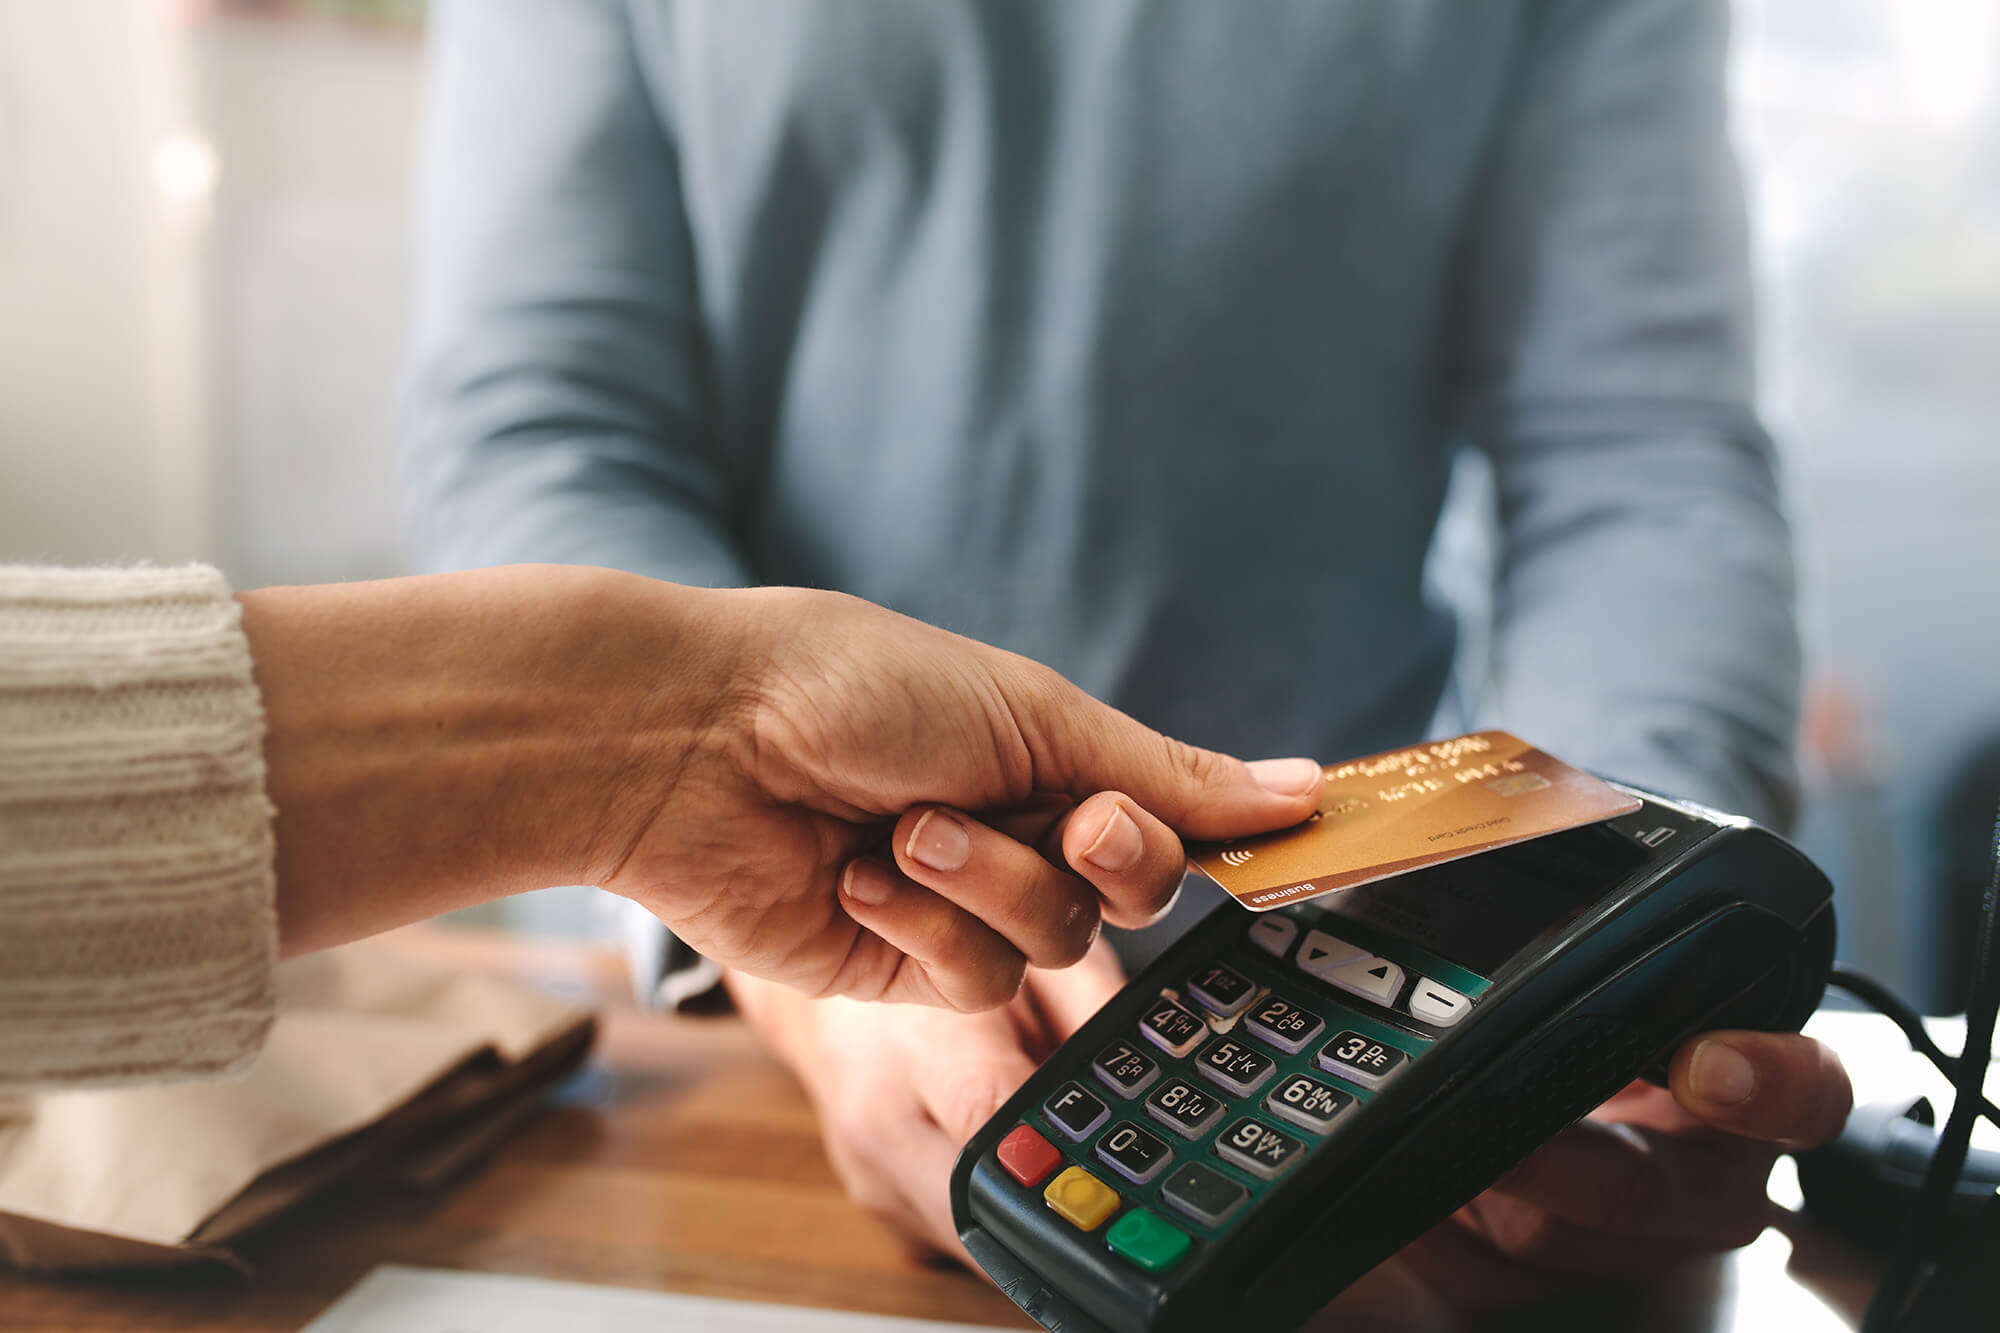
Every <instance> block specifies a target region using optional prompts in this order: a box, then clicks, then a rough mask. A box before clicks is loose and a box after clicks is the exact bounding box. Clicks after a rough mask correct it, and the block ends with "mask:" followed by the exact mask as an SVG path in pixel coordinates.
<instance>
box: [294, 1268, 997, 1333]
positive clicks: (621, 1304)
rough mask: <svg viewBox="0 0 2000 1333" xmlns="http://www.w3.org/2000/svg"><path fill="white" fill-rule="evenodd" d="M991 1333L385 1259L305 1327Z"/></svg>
mask: <svg viewBox="0 0 2000 1333" xmlns="http://www.w3.org/2000/svg"><path fill="white" fill-rule="evenodd" d="M551 1328H587V1329H590V1330H591V1331H592V1333H994V1330H993V1329H992V1328H991V1326H990V1325H980V1326H974V1325H972V1324H940V1323H938V1322H936V1321H935V1320H930V1319H896V1318H892V1317H890V1316H887V1315H877V1314H856V1313H851V1312H846V1311H840V1310H815V1309H811V1308H808V1307H806V1306H800V1305H762V1304H758V1303H756V1302H752V1301H721V1300H711V1299H708V1298H706V1297H701V1296H681V1295H676V1294H675V1293H673V1292H666V1291H633V1290H630V1289H628V1288H625V1287H598V1286H592V1285H590V1284H588V1283H583V1282H551V1281H548V1280H547V1279H545V1278H535V1277H513V1276H510V1275H507V1274H501V1273H456V1272H448V1271H445V1270H441V1269H435V1268H405V1267H402V1266H400V1265H396V1264H385V1265H383V1266H382V1267H380V1268H377V1269H375V1270H374V1271H373V1272H371V1273H369V1274H368V1276H367V1277H365V1278H363V1279H361V1281H360V1282H358V1283H356V1284H355V1286H354V1288H353V1290H351V1291H349V1292H348V1293H347V1294H346V1295H345V1296H343V1297H341V1298H340V1299H339V1300H338V1301H336V1302H335V1303H334V1304H333V1306H332V1307H331V1308H329V1309H328V1310H327V1311H326V1312H325V1313H324V1314H322V1315H320V1317H319V1318H317V1319H315V1320H313V1321H312V1323H310V1324H308V1325H306V1327H305V1329H304V1330H303V1333H544V1330H547V1329H551Z"/></svg>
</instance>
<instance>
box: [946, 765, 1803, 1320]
mask: <svg viewBox="0 0 2000 1333" xmlns="http://www.w3.org/2000/svg"><path fill="white" fill-rule="evenodd" d="M1625 790H1627V791H1631V789H1629V788H1627V789H1625ZM1631 794H1633V795H1636V796H1639V797H1640V798H1642V800H1643V802H1644V803H1643V805H1642V806H1641V808H1640V809H1639V810H1638V811H1637V812H1636V813H1633V814H1630V815H1625V816H1621V817H1619V818H1617V819H1613V820H1610V821H1607V822H1604V823H1599V824H1591V825H1586V826H1584V827H1581V828H1574V829H1570V830H1568V831H1565V832H1562V833H1555V834H1551V835H1549V836H1547V837H1543V838H1538V839H1535V840H1533V841H1530V842H1524V843H1519V844H1516V845H1514V846H1510V847H1504V848H1501V849H1499V850H1497V851H1492V852H1487V853H1484V854H1482V855H1478V856H1474V857H1469V858H1466V859H1463V860H1458V861H1451V862H1446V863H1443V864H1439V865H1432V866H1428V867H1425V868H1424V869H1421V870H1417V871H1413V872H1411V873H1409V874H1406V875H1403V876H1400V877H1397V878H1393V879H1387V880H1380V881H1377V882H1375V883H1372V884H1365V885H1362V886H1360V887H1357V888H1352V889H1347V890H1344V891H1342V892H1339V893H1335V894H1331V895H1328V896H1325V897H1321V898H1318V899H1315V900H1312V901H1309V902H1304V903H1299V904H1296V905H1293V906H1289V907H1285V908H1281V909H1279V910H1277V911H1273V912H1267V913H1263V914H1252V913H1249V912H1246V911H1245V910H1244V909H1243V908H1241V907H1239V906H1237V905H1235V904H1234V903H1225V904H1223V905H1222V906H1220V907H1218V908H1217V909H1216V910H1215V911H1214V912H1213V913H1211V914H1210V915H1209V916H1208V917H1206V918H1205V919H1204V920H1203V921H1202V922H1201V923H1200V924H1199V925H1197V926H1196V927H1195V928H1194V929H1193V930H1191V931H1189V932H1188V934H1187V935H1186V936H1184V937H1183V938H1182V939H1181V940H1180V941H1179V942H1178V943H1176V944H1175V945H1174V946H1173V947H1172V948H1170V949H1169V950H1168V951H1167V952H1166V953H1165V954H1164V955H1162V956H1161V957H1160V958H1159V959H1158V960H1157V961H1156V962H1155V963H1154V964H1153V965H1152V966H1151V967H1149V968H1147V969H1146V970H1145V972H1144V973H1143V974H1142V975H1140V976H1139V977H1137V978H1135V979H1134V980H1133V981H1132V982H1131V983H1129V984H1128V985H1127V986H1126V987H1125V988H1124V990H1122V991H1121V992H1119V994H1118V995H1116V996H1114V997H1113V998H1112V1000H1111V1001H1110V1002H1109V1003H1108V1004H1106V1005H1105V1006H1104V1008H1103V1009H1102V1010H1100V1011H1099V1012H1098V1013H1097V1014H1096V1015H1095V1016H1094V1017H1093V1018H1092V1019H1091V1020H1090V1021H1089V1022H1087V1023H1086V1024H1085V1025H1084V1026H1083V1027H1082V1028H1081V1029H1080V1030H1079V1031H1078V1032H1077V1033H1076V1034H1075V1035H1074V1036H1073V1037H1071V1038H1070V1040H1069V1041H1067V1042H1065V1043H1064V1044H1063V1046H1062V1047H1061V1049H1059V1050H1058V1051H1057V1052H1056V1053H1055V1054H1054V1055H1053V1056H1052V1057H1051V1058H1050V1059H1049V1060H1048V1061H1047V1062H1046V1063H1044V1064H1043V1065H1042V1067H1041V1068H1040V1069H1039V1070H1038V1071H1037V1072H1036V1073H1035V1074H1034V1076H1033V1077H1031V1078H1030V1079H1029V1080H1028V1081H1027V1083H1025V1084H1024V1085H1023V1086H1022V1087H1021V1089H1020V1090H1019V1091H1018V1092H1017V1093H1015V1095H1014V1096H1013V1098H1012V1099H1011V1100H1009V1101H1008V1102H1007V1103H1006V1104H1005V1105H1004V1106H1002V1107H1001V1108H1000V1110H999V1111H998V1112H997V1113H996V1114H995V1115H994V1116H993V1118H992V1119H991V1120H990V1121H988V1122H987V1124H986V1125H985V1126H984V1127H983V1128H982V1129H981V1130H980V1131H979V1133H978V1134H976V1135H975V1136H974V1137H973V1139H972V1141H971V1142H970V1143H968V1144H967V1145H966V1147H965V1149H964V1151H963V1152H962V1153H961V1154H960V1155H959V1158H958V1163H957V1166H956V1168H955V1169H954V1171H953V1173H952V1181H951V1199H952V1212H953V1217H954V1220H955V1222H956V1225H957V1227H958V1231H959V1235H960V1237H961V1238H962V1239H963V1241H964V1243H965V1246H966V1248H967V1249H968V1250H969V1251H970V1252H971V1254H972V1256H973V1258H974V1259H976V1260H977V1261H978V1262H979V1263H980V1265H981V1266H982V1267H984V1268H985V1269H986V1271H987V1272H988V1273H989V1274H990V1275H991V1276H992V1277H993V1279H994V1281H995V1282H997V1283H998V1284H999V1285H1000V1287H1001V1289H1002V1290H1003V1291H1005V1292H1006V1293H1007V1294H1008V1295H1009V1296H1011V1297H1012V1298H1013V1299H1014V1301H1015V1302H1016V1303H1017V1304H1019V1305H1020V1306H1021V1307H1022V1308H1023V1309H1024V1310H1026V1311H1027V1312H1028V1313H1029V1314H1030V1315H1031V1316H1033V1317H1034V1318H1036V1319H1037V1320H1039V1321H1040V1322H1041V1323H1042V1325H1043V1326H1044V1327H1046V1328H1048V1329H1051V1330H1062V1333H1140V1331H1141V1330H1147V1331H1149V1333H1154V1331H1158V1333H1165V1331H1169V1330H1173V1331H1178V1330H1189V1331H1190V1333H1192V1331H1195V1330H1199V1333H1214V1330H1216V1329H1219V1328H1241V1329H1259V1330H1262V1329H1273V1330H1284V1329H1289V1328H1294V1327H1296V1326H1297V1325H1298V1324H1300V1323H1302V1322H1303V1321H1304V1320H1306V1319H1307V1318H1309V1317H1310V1316H1311V1315H1312V1314H1313V1313H1314V1311H1316V1310H1317V1309H1318V1308H1319V1307H1320V1306H1322V1305H1323V1304H1325V1303H1326V1301H1327V1300H1329V1299H1330V1298H1331V1297H1332V1296H1333V1295H1334V1294H1335V1293H1336V1292H1338V1291H1339V1290H1340V1289H1341V1288H1342V1287H1344V1286H1346V1285H1347V1284H1348V1283H1350V1282H1352V1281H1353V1280H1354V1279H1355V1278H1357V1277H1359V1276H1360V1275H1361V1274H1363V1273H1365V1272H1367V1271H1368V1269H1370V1268H1372V1267H1374V1266H1375V1265H1376V1264H1377V1263H1379V1262H1381V1261H1382V1260H1383V1259H1385V1258H1387V1257H1388V1256H1390V1255H1391V1254H1393V1253H1395V1252H1396V1251H1397V1250H1398V1249H1400V1248H1401V1247H1402V1246H1403V1245H1405V1244H1406V1243H1408V1242H1409V1241H1410V1240H1412V1239H1414V1238H1415V1237H1416V1236H1417V1235H1419V1234H1421V1233H1422V1232H1423V1231H1425V1230H1427V1229H1428V1228H1429V1227H1431V1226H1432V1225H1433V1224H1435V1223H1436V1222H1438V1221H1439V1220H1441V1219H1442V1218H1444V1217H1446V1216H1447V1215H1449V1214H1450V1213H1451V1212H1452V1211H1453V1210H1454V1209H1456V1208H1457V1207H1459V1206H1460V1205H1461V1204H1463V1203H1465V1202H1466V1201H1467V1200H1469V1199H1470V1198H1472V1197H1473V1196H1474V1195H1475V1194H1477V1193H1479V1192H1480V1191H1481V1190H1482V1189H1484V1188H1485V1187H1486V1186H1488V1185H1490V1184H1491V1183H1492V1182H1493V1181H1494V1180H1496V1179H1498V1178H1499V1177H1500V1176H1501V1175H1502V1174H1504V1173H1505V1172H1506V1171H1507V1169H1508V1168H1509V1167H1511V1166H1513V1165H1514V1164H1515V1163H1516V1162H1518V1161H1519V1160H1520V1159H1521V1158H1523V1157H1525V1156H1527V1155H1528V1153H1530V1152H1531V1151H1533V1150H1534V1149H1535V1148H1536V1147H1537V1146H1539V1145H1540V1144H1542V1143H1543V1142H1545V1141H1546V1140H1548V1139H1549V1138H1551V1137H1553V1136H1554V1135H1555V1134H1556V1133H1558V1132H1559V1131H1561V1130H1562V1129H1563V1128H1564V1127H1566V1126H1567V1125H1569V1124H1571V1123H1572V1122H1573V1121H1575V1120H1577V1119H1578V1118H1579V1117H1581V1116H1582V1115H1583V1114H1584V1113H1586V1112H1587V1111H1589V1110H1590V1109H1591V1108H1593V1107H1595V1106H1596V1105H1597V1104H1598V1103H1599V1102H1601V1101H1603V1100H1604V1099H1605V1098H1606V1097H1608V1096H1610V1095H1611V1094H1612V1093H1614V1092H1616V1091H1617V1090H1618V1089H1619V1088H1620V1087H1622V1086H1624V1085H1625V1084H1626V1083H1628V1082H1630V1081H1631V1080H1632V1079H1633V1078H1635V1077H1639V1076H1642V1075H1644V1076H1648V1077H1652V1078H1654V1079H1655V1080H1656V1081H1663V1080H1664V1077H1665V1062H1666V1060H1667V1058H1668V1057H1669V1056H1670V1055H1671V1053H1672V1052H1673V1050H1674V1048H1675V1047H1676V1046H1677V1045H1679V1043H1680V1042H1681V1041H1683V1040H1684V1039H1686V1038H1687V1037H1689V1036H1692V1035H1693V1034H1694V1033H1696V1032H1700V1031H1704V1030H1708V1029H1712V1028H1731V1027H1740V1028H1759V1029H1765V1030H1770V1031H1779V1030H1787V1031H1789V1030H1796V1029H1797V1028H1798V1027H1799V1025H1800V1024H1802V1023H1803V1022H1804V1021H1805V1019H1806V1018H1807V1017H1808V1016H1809V1015H1810V1014H1811V1013H1812V1011H1813V1009H1814V1008H1815V1007H1816V1006H1817V1005H1818V1003H1819V999H1820V995H1821V992H1822V990H1823V989H1824V987H1825V984H1826V977H1827V972H1828V970H1829V968H1830V967H1831V965H1832V960H1833V944H1834V927H1833V910H1832V907H1831V902H1830V900H1831V893H1832V891H1831V887H1830V886H1829V884H1828V883H1827V881H1826V878H1825V877H1824V876H1823V875H1821V874H1820V872H1819V871H1818V870H1817V869H1816V868H1815V867H1814V866H1813V865H1812V864H1811V863H1810V862H1809V861H1807V860H1806V858H1805V857H1804V856H1803V855H1801V854H1800V853H1799V852H1798V851H1797V850H1795V849H1794V848H1793V847H1791V846H1790V845H1789V844H1788V843H1786V842H1785V841H1784V840H1782V839H1781V838H1779V837H1777V836H1776V835H1775V834H1772V833H1770V832H1769V831H1767V830H1765V829H1763V828H1760V827H1758V826H1756V825H1755V824H1752V823H1750V822H1749V821H1747V820H1743V819H1739V818H1735V817H1732V816H1727V815H1721V814H1718V813H1716V812H1713V811H1709V810H1705V809H1702V808H1700V807H1696V806H1692V805H1688V804H1684V803H1680V802H1675V801H1670V800H1667V799H1664V798H1661V797H1657V796H1651V795H1648V794H1647V793H1644V792H1636V791H1633V792H1632V793H1631Z"/></svg>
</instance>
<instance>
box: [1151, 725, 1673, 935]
mask: <svg viewBox="0 0 2000 1333" xmlns="http://www.w3.org/2000/svg"><path fill="white" fill-rule="evenodd" d="M1638 808H1639V801H1638V799H1637V798H1636V797H1633V796H1628V795H1626V794H1625V793H1624V792H1622V791H1620V790H1618V789H1617V788H1616V787H1614V786H1612V785H1611V784H1610V783H1608V782H1605V781H1604V780H1603V779H1601V778H1595V777H1592V776H1591V775H1590V774H1588V773H1586V772H1584V771H1583V770H1582V769H1580V768H1572V767H1570V766H1569V765H1568V764H1565V763H1564V762H1563V761H1562V760H1560V759H1557V758H1556V757H1555V756H1553V755H1551V754H1548V753H1546V752H1544V751H1542V750H1538V749H1536V748H1535V747H1534V746H1532V745H1530V744H1528V743H1527V742H1526V741H1524V740H1521V739H1520V738H1519V737H1516V736H1510V735H1509V734H1507V733H1506V732H1504V731H1475V732H1473V733H1472V734H1470V735H1467V736H1454V737H1452V738H1451V739H1449V740H1441V741H1431V742H1429V743H1428V744H1424V745H1415V746H1411V747H1409V748H1407V749H1402V750H1387V751H1384V752H1383V753H1381V754H1372V755H1368V756H1367V757H1365V758H1361V759H1350V760H1348V761H1347V762H1345V763H1340V764H1329V765H1328V766H1327V768H1326V788H1325V791H1324V793H1323V794H1322V795H1321V797H1320V807H1319V810H1318V811H1317V812H1316V813H1315V814H1314V815H1313V816H1312V817H1311V818H1310V819H1308V820H1307V821H1306V822H1305V823H1304V824H1301V825H1299V826H1297V827H1296V828H1289V829H1285V830H1284V831H1282V832H1279V833H1267V834H1263V835H1262V836H1260V837H1255V838H1239V839H1237V840H1235V841H1233V842H1223V843H1208V844H1202V845H1197V846H1194V847H1191V848H1189V849H1188V850H1189V860H1190V862H1191V863H1192V865H1193V866H1194V868H1195V869H1196V870H1199V871H1200V872H1201V873H1202V874H1204V875H1206V876H1208V877H1209V878H1210V879H1212V880H1214V881H1215V882H1216V883H1217V884H1219V885H1221V886H1222V887H1223V888H1224V889H1225V890H1227V891H1228V892H1229V893H1230V895H1231V896H1233V897H1234V898H1235V899H1236V901H1237V902H1239V903H1241V904H1243V906H1245V907H1247V908H1249V909H1250V910H1252V911H1254V912H1268V911H1270V910H1271V909H1272V908H1274V907H1283V906H1284V905H1285V904H1286V903H1295V902H1299V901H1301V900H1303V899H1306V898H1317V897H1319V896H1320V895H1321V894H1323V893H1333V892H1336V891H1337V890H1340V889H1351V888H1353V887H1354V886H1355V885H1357V884H1367V883H1370V882H1372V881H1374V880H1378V879H1387V878H1388V877H1389V876H1391V875H1401V874H1404V873H1406V872H1408V871H1411V870H1417V869H1420V868H1421V867H1423V866H1428V865H1436V864H1437V863H1438V862H1440V861H1455V860H1457V859H1458V858H1459V857H1461V856H1472V855H1475V854H1476V853H1479V852H1487V851H1491V850H1493V849H1494V848H1495V847H1505V846H1507V845H1508V844H1509V843H1516V842H1526V841H1527V840H1528V839H1530V838H1539V837H1541V836H1543V835H1544V834H1548V833H1559V832H1561V831H1562V830H1564V829H1568V828H1576V827H1577V826H1579V825H1582V824H1593V823H1596V822H1597V821H1599V820H1604V819H1610V818H1613V817H1614V816H1617V815H1623V814H1629V813H1631V812H1632V811H1634V810H1637V809H1638Z"/></svg>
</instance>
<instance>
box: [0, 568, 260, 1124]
mask: <svg viewBox="0 0 2000 1333" xmlns="http://www.w3.org/2000/svg"><path fill="white" fill-rule="evenodd" d="M263 741H264V722H263V709H262V705H261V703H260V701H259V697H258V693H257V687H256V684H255V681H254V680H253V678H252V675H251V667H250V650H249V644H248V642H247V641H246V639H245V637H244V634H243V630H242V627H241V624H240V618H239V610H238V607H237V604H236V601H235V599H234V598H232V597H231V596H230V594H229V589H228V587H227V586H225V585H224V583H223V580H222V577H221V575H219V574H218V573H216V571H215V570H213V569H207V568H202V567H190V568H185V569H123V570H108V569H100V570H59V569H44V568H23V567H17V566H16V567H10V566H0V1088H13V1089H25V1088H30V1087H43V1086H59V1085H61V1086H76V1085H95V1086H106V1085H112V1084H119V1083H140V1082H159V1081H163V1080H168V1079H175V1078H193V1077H206V1076H214V1075H221V1074H229V1073H233V1072H236V1071H238V1070H240V1069H241V1068H242V1067H243V1066H245V1065H247V1064H248V1063H249V1062H250V1060H251V1059H252V1058H253V1057H254V1056H255V1055H256V1053H257V1051H258V1049H259V1048H260V1047H261V1046H262V1044H263V1040H264V1035H265V1033H266V1031H267V1030H268V1029H269V1027H270V1024H271V1017H272V1008H273V999H272V984H271V970H272V967H273V965H274V963H275V961H276V955H277V918H276V911H275V905H274V904H275V900H274V893H275V878H274V872H273V862H272V840H271V839H272V835H271V807H270V804H269V802H268V801H267V800H266V798H265V794H264V757H263Z"/></svg>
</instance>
